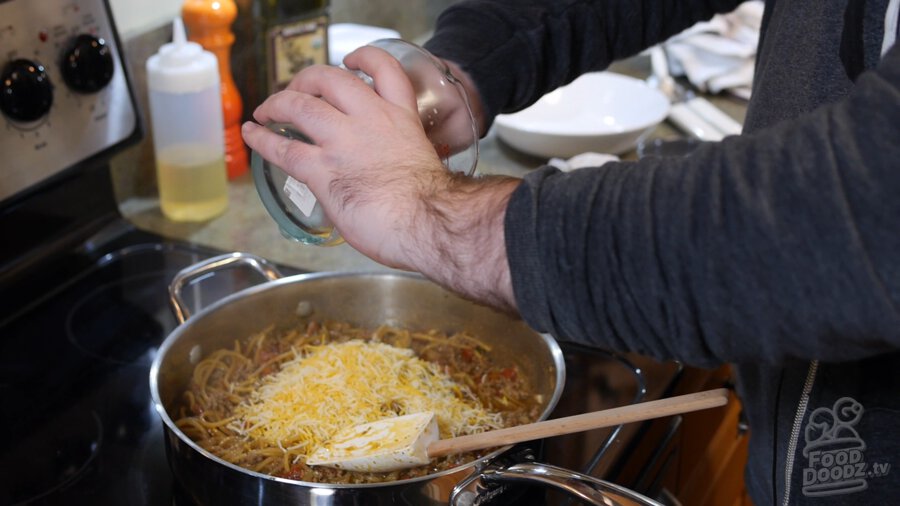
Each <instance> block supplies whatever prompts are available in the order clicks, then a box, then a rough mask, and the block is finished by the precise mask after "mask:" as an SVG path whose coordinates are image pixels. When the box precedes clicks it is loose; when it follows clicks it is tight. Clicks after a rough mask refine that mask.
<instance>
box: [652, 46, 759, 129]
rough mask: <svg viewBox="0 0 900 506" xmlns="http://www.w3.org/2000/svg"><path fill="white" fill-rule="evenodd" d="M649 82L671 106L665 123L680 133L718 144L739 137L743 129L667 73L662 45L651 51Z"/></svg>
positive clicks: (667, 64)
mask: <svg viewBox="0 0 900 506" xmlns="http://www.w3.org/2000/svg"><path fill="white" fill-rule="evenodd" d="M650 66H651V69H652V72H653V75H652V76H651V79H650V82H651V84H652V85H654V86H656V87H657V88H658V89H659V90H660V91H662V92H663V93H664V94H665V95H666V97H668V99H669V100H670V101H671V102H672V107H671V108H670V109H669V116H668V119H669V120H670V121H671V122H672V123H673V124H674V125H675V126H676V127H678V128H679V129H681V130H683V131H684V132H685V133H688V134H690V135H692V136H694V137H696V138H697V139H700V140H703V141H713V142H715V141H720V140H722V139H723V138H725V137H726V136H728V135H740V133H741V129H742V126H741V124H740V123H738V122H737V121H735V120H734V119H732V118H731V116H728V115H727V114H725V113H724V112H723V111H722V110H721V109H719V108H718V107H716V106H715V105H713V104H712V103H711V102H710V101H709V100H707V99H706V98H704V97H698V96H696V95H695V94H694V93H693V92H691V91H689V90H686V89H685V88H684V87H683V86H681V85H680V84H679V83H678V82H677V81H676V80H675V78H673V77H672V75H671V74H670V73H669V62H668V57H667V56H666V53H665V49H664V47H663V46H662V45H657V46H653V48H651V49H650Z"/></svg>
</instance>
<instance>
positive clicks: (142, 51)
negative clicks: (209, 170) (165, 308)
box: [111, 0, 456, 202]
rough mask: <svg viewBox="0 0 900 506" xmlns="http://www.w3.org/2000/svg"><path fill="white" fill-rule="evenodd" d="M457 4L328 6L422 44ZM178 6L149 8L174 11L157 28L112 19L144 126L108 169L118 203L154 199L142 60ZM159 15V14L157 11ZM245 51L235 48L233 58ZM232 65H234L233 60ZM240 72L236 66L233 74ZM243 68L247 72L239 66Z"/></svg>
mask: <svg viewBox="0 0 900 506" xmlns="http://www.w3.org/2000/svg"><path fill="white" fill-rule="evenodd" d="M455 1H456V0H332V1H331V11H330V12H331V22H332V23H359V24H364V25H373V26H381V27H385V28H392V29H394V30H397V31H398V32H400V34H401V36H402V37H403V38H404V39H406V40H411V41H416V42H419V41H421V40H422V39H423V38H424V37H426V36H427V34H428V33H429V32H430V31H431V30H432V28H433V25H434V21H435V19H436V18H437V16H438V14H440V12H441V11H442V10H443V9H444V8H446V7H447V6H448V5H450V4H452V3H454V2H455ZM145 3H148V2H145V1H144V0H111V4H112V6H113V13H114V15H116V16H119V14H117V13H128V12H129V9H130V8H131V7H134V6H135V5H138V4H140V5H144V4H145ZM180 5H181V3H180V2H178V3H175V4H173V3H172V0H166V2H160V3H159V4H158V5H157V4H154V7H155V8H157V7H158V8H159V9H163V10H165V9H166V8H168V9H170V10H173V12H172V13H171V14H170V15H169V16H165V15H163V16H161V17H160V18H159V21H158V25H157V26H151V27H147V28H145V27H142V26H141V25H140V22H138V21H136V20H135V19H134V16H133V15H132V14H127V15H126V14H122V18H123V19H122V21H121V22H120V21H119V20H118V19H117V23H118V24H120V25H122V26H120V27H119V30H120V32H121V35H122V37H123V38H124V40H123V45H124V51H125V57H126V61H127V65H128V67H129V69H128V70H129V73H130V75H131V80H132V85H133V86H134V90H135V94H136V96H137V99H138V103H139V104H138V105H139V108H140V111H141V115H142V122H143V125H144V129H143V130H144V139H143V141H142V142H141V143H140V144H138V145H137V146H134V147H132V148H130V149H128V150H126V151H125V152H123V153H121V154H119V155H117V156H116V157H115V158H114V159H113V160H112V163H111V166H112V175H113V182H114V185H115V189H116V196H117V198H118V199H119V202H122V201H124V200H126V199H128V198H131V197H153V196H155V195H156V173H155V166H154V159H153V147H152V139H151V137H150V135H151V133H150V128H149V122H148V118H147V117H146V115H147V111H148V110H149V108H148V103H147V100H148V98H147V85H146V80H147V79H146V77H147V76H146V72H145V70H144V65H145V62H146V61H147V58H149V57H150V56H151V55H153V54H154V53H156V51H157V50H158V49H159V47H160V46H161V45H162V44H164V43H166V42H169V41H170V40H171V38H172V27H171V18H173V17H174V16H176V15H178V13H179V8H180ZM157 12H158V11H157ZM242 50H243V51H247V48H243V49H242V48H240V47H235V48H233V53H234V55H235V57H241V56H242V55H241V51H242ZM233 61H234V59H233ZM239 68H240V66H237V65H235V69H234V70H235V71H239ZM244 68H246V66H244Z"/></svg>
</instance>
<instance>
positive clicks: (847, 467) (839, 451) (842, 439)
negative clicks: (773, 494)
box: [803, 397, 891, 497]
mask: <svg viewBox="0 0 900 506" xmlns="http://www.w3.org/2000/svg"><path fill="white" fill-rule="evenodd" d="M862 415H863V406H862V404H860V403H858V402H856V401H855V400H854V399H851V398H850V397H842V398H840V399H838V400H837V401H835V403H834V406H833V407H831V408H827V407H824V408H818V409H816V410H815V411H813V412H812V414H810V415H809V422H808V423H807V425H806V432H805V433H804V438H805V439H806V447H805V448H804V449H803V456H804V457H806V458H807V464H808V465H807V467H806V468H805V469H803V495H805V496H809V497H817V496H820V497H821V496H829V495H838V494H849V493H852V492H859V491H861V490H865V489H866V488H867V487H868V486H869V484H868V482H867V481H866V479H867V478H875V477H880V476H884V475H886V474H887V473H888V471H890V468H891V465H890V464H889V463H882V464H875V463H873V464H872V468H871V469H869V464H868V463H867V462H866V460H865V453H864V452H865V450H866V443H865V441H863V440H862V438H861V437H860V436H859V433H857V432H856V429H855V428H854V427H855V426H856V424H857V423H859V421H860V419H861V418H862Z"/></svg>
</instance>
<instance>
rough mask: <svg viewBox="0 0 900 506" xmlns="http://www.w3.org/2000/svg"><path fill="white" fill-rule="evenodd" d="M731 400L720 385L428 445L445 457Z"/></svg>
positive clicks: (431, 453) (432, 453) (434, 453)
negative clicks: (703, 390)
mask: <svg viewBox="0 0 900 506" xmlns="http://www.w3.org/2000/svg"><path fill="white" fill-rule="evenodd" d="M727 402H728V389H726V388H718V389H715V390H707V391H705V392H697V393H694V394H687V395H679V396H677V397H669V398H667V399H660V400H656V401H649V402H641V403H638V404H631V405H628V406H622V407H619V408H612V409H604V410H601V411H594V412H592V413H585V414H582V415H574V416H567V417H565V418H555V419H553V420H545V421H543V422H537V423H529V424H526V425H519V426H516V427H508V428H505V429H497V430H492V431H489V432H482V433H480V434H470V435H468V436H459V437H455V438H450V439H441V440H438V441H435V442H433V443H431V444H430V445H428V456H429V457H432V458H433V457H441V456H444V455H450V454H454V453H462V452H467V451H472V450H481V449H484V448H492V447H494V446H504V445H508V444H514V443H521V442H523V441H533V440H535V439H542V438H546V437H553V436H561V435H563V434H573V433H575V432H583V431H586V430H591V429H601V428H603V427H611V426H614V425H620V424H623V423H631V422H640V421H643V420H650V419H653V418H661V417H664V416H670V415H677V414H681V413H688V412H691V411H699V410H701V409H708V408H715V407H717V406H724V405H725V404H726V403H727Z"/></svg>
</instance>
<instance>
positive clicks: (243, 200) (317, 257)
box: [120, 57, 745, 271]
mask: <svg viewBox="0 0 900 506" xmlns="http://www.w3.org/2000/svg"><path fill="white" fill-rule="evenodd" d="M648 69H649V64H648V61H647V58H645V57H636V58H632V59H630V60H627V61H624V62H620V63H617V64H615V65H613V66H612V67H611V68H610V70H611V71H614V72H619V73H623V74H627V75H632V76H635V77H640V78H643V77H645V76H646V75H647V74H648ZM709 98H710V100H711V101H712V102H713V103H715V104H716V105H718V106H719V107H720V108H722V109H723V110H724V111H725V112H726V113H728V114H729V115H731V116H732V117H734V118H736V119H738V120H743V115H744V110H745V104H744V102H742V101H740V100H737V99H733V98H729V97H709ZM681 137H683V135H682V134H681V133H680V132H678V131H676V130H674V129H673V128H672V127H671V126H670V125H669V124H668V123H665V122H664V123H662V124H660V125H659V126H658V127H657V128H656V129H655V130H654V131H653V132H651V133H650V134H649V135H648V137H647V139H654V138H661V139H677V138H681ZM621 157H622V158H623V159H635V158H636V157H637V155H636V153H635V152H634V151H632V152H629V153H625V154H623V155H621ZM545 162H546V160H543V159H540V158H535V157H531V156H528V155H525V154H522V153H519V152H517V151H515V150H513V149H512V148H510V147H508V146H506V145H505V144H504V143H503V142H502V141H500V140H499V139H498V138H497V136H496V132H495V131H494V129H492V130H491V131H490V132H488V135H487V136H485V138H484V139H482V141H481V143H480V154H479V161H478V172H479V173H481V174H505V175H511V176H517V177H521V176H524V175H525V174H527V173H528V172H529V171H531V170H534V169H535V168H537V167H539V166H540V165H541V164H543V163H545ZM151 170H152V169H151ZM120 209H121V211H122V214H123V215H124V216H125V217H126V218H127V219H128V220H129V221H131V222H132V223H133V224H134V225H135V226H137V227H138V228H140V229H143V230H147V231H150V232H155V233H157V234H160V235H162V236H165V237H169V238H172V239H178V240H184V241H187V242H191V243H195V244H200V245H204V246H209V247H212V248H215V249H218V250H223V251H245V252H249V253H253V254H256V255H259V256H261V257H263V258H267V259H269V260H272V261H274V262H277V263H281V264H284V265H288V266H292V267H296V268H299V269H304V270H311V271H346V270H381V271H384V270H390V269H389V268H387V267H384V266H382V265H380V264H377V263H375V262H374V261H372V260H369V259H368V258H366V257H365V256H363V255H362V254H360V253H359V252H357V251H356V250H354V249H353V248H352V247H350V246H348V245H346V244H341V245H339V246H333V247H319V246H307V245H303V244H299V243H297V242H293V241H291V240H288V239H286V238H284V237H283V236H282V235H281V233H280V231H279V230H278V227H277V225H276V224H275V221H274V220H273V219H272V218H271V217H270V216H269V214H268V213H267V211H266V210H265V208H264V207H263V205H262V203H261V201H260V199H259V196H258V195H257V192H256V188H255V187H254V185H253V181H252V178H251V176H250V173H249V172H248V173H246V174H244V175H243V176H241V177H239V178H237V179H235V180H232V181H231V182H230V184H229V203H228V209H227V210H226V211H225V213H224V214H222V215H220V216H219V217H217V218H214V219H212V220H210V221H208V222H204V223H175V222H172V221H169V220H167V219H166V218H165V217H164V216H163V215H162V213H161V211H160V209H159V203H158V200H157V199H156V198H155V197H147V196H131V197H128V198H126V199H124V200H123V201H122V202H121V203H120Z"/></svg>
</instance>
